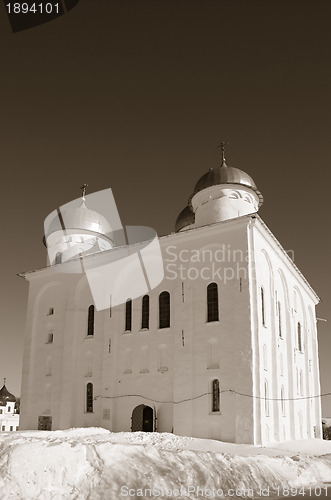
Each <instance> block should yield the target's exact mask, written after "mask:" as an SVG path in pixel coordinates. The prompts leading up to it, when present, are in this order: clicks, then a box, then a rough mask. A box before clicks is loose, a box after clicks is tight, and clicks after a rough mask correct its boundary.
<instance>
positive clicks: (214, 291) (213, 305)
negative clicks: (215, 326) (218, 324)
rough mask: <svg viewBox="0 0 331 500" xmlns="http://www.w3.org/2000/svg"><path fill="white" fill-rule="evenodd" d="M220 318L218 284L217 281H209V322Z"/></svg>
mask: <svg viewBox="0 0 331 500" xmlns="http://www.w3.org/2000/svg"><path fill="white" fill-rule="evenodd" d="M218 320H219V314H218V286H217V283H209V285H208V286H207V322H208V323H209V322H211V321H218Z"/></svg>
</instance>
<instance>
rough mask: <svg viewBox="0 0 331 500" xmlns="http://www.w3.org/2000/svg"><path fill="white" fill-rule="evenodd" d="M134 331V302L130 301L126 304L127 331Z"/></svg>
mask: <svg viewBox="0 0 331 500" xmlns="http://www.w3.org/2000/svg"><path fill="white" fill-rule="evenodd" d="M131 330H132V300H131V299H128V300H127V301H126V303H125V331H126V332H131Z"/></svg>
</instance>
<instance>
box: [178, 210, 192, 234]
mask: <svg viewBox="0 0 331 500" xmlns="http://www.w3.org/2000/svg"><path fill="white" fill-rule="evenodd" d="M194 222H195V216H194V212H193V211H192V208H191V207H190V206H189V205H187V206H186V207H185V208H184V210H182V211H181V212H180V214H179V215H178V217H177V220H176V224H175V231H176V232H178V231H180V230H181V229H183V228H184V227H187V226H191V225H192V224H194Z"/></svg>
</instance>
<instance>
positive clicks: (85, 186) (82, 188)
mask: <svg viewBox="0 0 331 500" xmlns="http://www.w3.org/2000/svg"><path fill="white" fill-rule="evenodd" d="M87 187H88V184H83V185H82V187H81V188H80V189H81V190H82V198H83V200H85V195H86V188H87Z"/></svg>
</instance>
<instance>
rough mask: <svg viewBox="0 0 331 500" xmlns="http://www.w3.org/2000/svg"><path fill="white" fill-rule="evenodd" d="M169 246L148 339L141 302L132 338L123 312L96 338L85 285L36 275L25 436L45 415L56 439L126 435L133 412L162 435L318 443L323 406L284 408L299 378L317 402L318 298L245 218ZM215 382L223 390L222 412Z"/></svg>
mask: <svg viewBox="0 0 331 500" xmlns="http://www.w3.org/2000/svg"><path fill="white" fill-rule="evenodd" d="M251 226H253V228H254V229H253V230H252V234H251V231H247V227H251ZM160 244H161V247H162V252H163V257H164V264H165V278H164V280H163V282H162V283H161V284H160V285H159V286H158V287H156V288H155V289H153V290H152V291H151V292H150V293H149V301H150V302H149V304H150V315H149V328H148V329H146V328H145V329H142V324H141V319H142V318H141V314H142V297H138V298H135V299H133V300H132V326H131V330H129V331H125V308H126V304H121V305H119V306H116V307H112V308H111V310H109V308H108V309H105V310H101V311H96V310H95V311H94V322H93V324H94V331H93V335H91V334H90V335H89V331H88V310H89V306H91V305H93V298H92V295H91V292H90V289H89V287H88V283H87V280H86V278H85V277H82V276H81V275H79V274H66V273H58V272H56V270H53V269H52V268H50V269H45V270H41V271H37V272H35V273H31V274H30V275H29V280H30V291H29V305H28V317H27V333H26V342H25V351H24V367H23V385H22V429H28V428H30V429H34V428H37V425H38V417H39V416H45V417H47V416H51V417H52V425H53V429H61V428H62V429H64V428H68V427H72V426H100V425H102V426H103V427H106V428H108V429H110V430H113V431H116V432H117V431H129V430H130V429H131V416H132V412H133V410H134V409H135V408H136V407H137V406H138V405H141V404H144V405H146V406H150V407H151V408H152V409H153V411H154V415H155V414H156V417H157V421H156V425H157V429H158V430H159V431H160V432H163V431H164V432H172V431H173V432H175V433H176V434H179V435H191V436H196V437H206V438H213V439H222V440H225V441H233V442H238V443H239V442H241V443H252V442H254V443H255V444H261V443H263V444H266V443H267V442H270V441H278V440H282V439H285V438H286V439H290V438H292V439H294V438H298V437H299V434H300V435H301V434H302V435H304V436H306V437H312V436H313V433H314V426H316V434H318V432H319V427H320V424H319V422H320V402H319V401H318V400H316V401H314V402H313V403H310V401H309V402H308V403H307V401H306V400H302V401H301V400H300V401H296V402H294V403H292V402H291V401H286V402H285V404H283V402H282V401H281V399H282V395H284V399H286V398H288V399H291V398H293V397H296V396H297V376H296V370H298V374H299V375H298V376H299V385H300V373H301V372H302V384H301V386H300V387H301V388H300V392H301V391H303V393H304V395H309V394H310V392H311V391H314V392H315V393H316V394H318V392H317V391H319V379H318V348H317V336H316V327H315V316H314V307H315V303H316V298H315V296H314V294H313V293H312V292H311V290H310V289H309V287H308V286H307V285H306V284H305V282H304V280H303V279H302V278H301V276H300V275H299V273H298V272H297V271H296V270H295V269H294V268H293V266H292V267H291V264H290V263H289V262H288V261H287V259H286V257H284V255H283V251H282V250H281V249H280V248H279V246H277V244H276V243H275V241H274V239H273V238H272V237H271V236H270V234H269V232H268V231H267V229H265V227H264V226H263V224H262V223H261V222H260V221H259V220H258V219H252V218H251V217H250V216H244V217H239V218H236V219H234V220H229V221H225V222H223V223H222V224H212V225H210V226H206V227H201V228H198V229H194V230H190V231H182V232H181V233H177V234H172V235H169V236H166V237H164V238H161V239H160ZM169 248H170V251H169ZM249 250H252V254H251V257H252V258H251V260H249V258H248V251H249ZM203 252H205V254H203ZM224 252H225V253H224ZM226 252H227V253H226ZM106 255H107V254H106V253H105V254H104V255H103V258H106ZM202 255H205V257H204V259H202V258H201V256H202ZM198 256H200V258H198ZM208 256H211V258H212V260H211V261H210V260H209V261H208V262H206V259H207V260H208ZM254 263H255V266H254V265H253V264H254ZM169 264H170V267H169ZM180 265H182V268H183V269H182V270H180V269H179V266H180ZM218 269H219V270H218ZM182 271H183V272H184V275H182ZM185 273H186V274H185ZM208 273H209V275H208V276H207V274H208ZM213 282H214V283H217V285H218V307H219V318H218V320H215V321H212V322H208V321H207V286H208V285H209V284H210V283H213ZM261 287H263V290H264V302H265V305H264V307H265V311H264V313H265V321H264V323H265V324H264V325H263V324H262V323H263V321H262V316H261ZM294 290H296V296H295V295H294V294H293V292H294ZM163 291H167V292H169V294H170V326H169V327H167V328H159V326H160V325H159V294H160V293H161V292H163ZM295 297H296V298H295ZM128 298H129V297H128ZM295 302H297V304H296V305H295V304H294V303H295ZM307 311H309V313H308V312H307ZM279 314H280V315H281V333H282V335H280V331H279V321H280V320H279ZM298 322H302V340H303V352H301V351H300V349H298V345H297V344H298V337H297V331H296V325H297V323H298ZM51 334H53V337H51ZM51 340H52V341H51ZM309 366H310V367H311V371H310V372H309ZM214 380H218V381H219V386H220V391H221V392H220V407H219V410H217V411H216V410H215V411H213V406H212V393H213V381H214ZM265 383H266V384H267V386H268V397H270V398H271V401H269V403H268V408H267V409H268V412H267V413H268V415H266V414H265V413H266V411H265V410H266V404H265V401H264V400H263V397H264V390H265ZM90 384H93V408H92V407H90V408H89V411H88V407H87V391H90V388H91V387H92V386H91V385H90ZM90 394H91V393H90ZM300 395H301V394H300ZM260 398H262V399H260ZM92 410H93V411H92ZM298 422H301V423H302V425H301V424H300V427H299V426H298ZM298 429H299V431H298Z"/></svg>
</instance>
